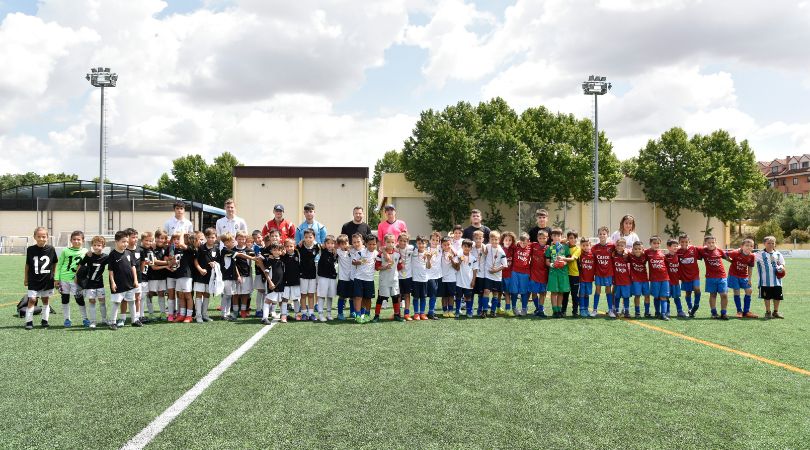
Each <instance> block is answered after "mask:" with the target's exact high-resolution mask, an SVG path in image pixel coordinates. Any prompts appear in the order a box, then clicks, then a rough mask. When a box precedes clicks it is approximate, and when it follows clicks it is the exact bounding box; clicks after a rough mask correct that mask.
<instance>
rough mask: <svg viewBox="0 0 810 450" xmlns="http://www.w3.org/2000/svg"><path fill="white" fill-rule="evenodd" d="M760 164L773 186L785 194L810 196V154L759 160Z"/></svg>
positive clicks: (761, 169)
mask: <svg viewBox="0 0 810 450" xmlns="http://www.w3.org/2000/svg"><path fill="white" fill-rule="evenodd" d="M758 165H759V170H760V171H762V174H763V175H765V177H766V178H768V182H769V183H770V185H771V187H772V188H774V189H776V190H778V191H779V192H782V193H784V194H790V195H798V196H800V197H806V196H810V154H804V155H797V156H788V157H786V158H784V159H774V160H772V161H759V163H758Z"/></svg>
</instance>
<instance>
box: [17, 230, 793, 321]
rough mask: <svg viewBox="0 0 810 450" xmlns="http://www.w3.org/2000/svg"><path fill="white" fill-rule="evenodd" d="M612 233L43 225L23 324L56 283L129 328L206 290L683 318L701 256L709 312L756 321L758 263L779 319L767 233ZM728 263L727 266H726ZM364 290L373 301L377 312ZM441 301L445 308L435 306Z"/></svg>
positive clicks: (466, 313) (776, 276)
mask: <svg viewBox="0 0 810 450" xmlns="http://www.w3.org/2000/svg"><path fill="white" fill-rule="evenodd" d="M608 233H609V230H608V229H607V228H606V227H602V228H600V229H599V232H598V242H597V243H595V244H593V245H592V244H591V241H590V240H589V239H588V238H585V237H583V238H581V239H580V238H579V236H578V234H577V233H576V232H575V231H568V232H567V233H566V236H565V239H563V232H562V230H560V229H553V230H551V232H550V233H548V231H546V230H543V229H541V230H540V231H539V232H538V237H537V242H530V240H529V235H528V234H526V233H521V234H520V236H519V237H518V236H516V235H515V234H514V233H512V232H508V231H507V232H504V233H499V232H497V231H492V232H491V233H490V234H489V242H488V243H484V233H483V232H482V231H480V230H479V231H475V232H474V233H473V239H472V240H469V239H462V228H461V226H458V225H457V226H456V227H454V229H453V231H452V233H450V235H443V234H442V233H439V232H433V233H432V234H431V235H430V237H427V236H421V235H420V236H416V239H415V245H412V244H410V236H409V235H408V234H407V233H402V234H400V235H399V236H395V235H393V234H387V235H386V236H385V237H384V242H382V243H380V245H379V248H378V242H377V238H376V237H375V236H373V235H362V234H355V235H353V236H346V235H340V236H337V237H336V238H335V237H334V236H331V235H330V236H327V237H326V239H325V240H324V242H323V244H319V243H317V242H316V237H315V235H314V232H313V231H312V230H311V229H306V230H304V231H303V239H302V240H301V241H300V242H298V243H296V242H295V240H293V239H285V240H282V239H281V238H280V234H279V232H278V230H271V231H269V232H268V233H267V234H266V235H265V236H262V235H261V233H260V232H258V231H255V232H254V233H253V234H252V235H248V234H247V233H245V232H242V231H239V232H237V233H236V234H235V235H232V234H230V233H225V234H223V235H221V236H218V235H217V233H216V231H215V230H214V229H212V228H209V229H206V230H205V231H204V232H199V231H198V232H196V233H186V234H183V233H179V232H178V233H175V234H173V235H171V236H169V235H167V233H166V232H164V231H162V230H158V231H156V232H154V233H152V232H145V233H142V234H140V236H139V234H138V232H137V231H136V230H134V229H131V228H130V229H127V230H123V231H119V232H117V233H116V234H115V242H114V243H113V245H111V249H110V251H109V253H108V254H105V253H104V252H103V250H104V248H105V246H106V245H107V242H105V239H104V238H103V237H101V236H95V237H93V238H92V239H91V242H90V250H89V251H86V250H85V249H84V234H83V233H82V232H81V231H76V232H74V233H72V234H71V237H70V247H68V248H65V249H64V250H63V251H62V253H61V255H60V256H59V257H57V255H56V251H55V249H54V248H53V247H52V246H50V245H48V243H47V242H48V232H47V230H46V229H45V228H43V227H39V228H37V229H36V230H35V231H34V239H35V241H36V244H35V245H32V246H30V247H29V248H28V249H27V251H26V260H25V281H24V283H25V285H26V286H27V290H28V292H27V297H28V304H27V307H26V308H25V328H26V329H31V328H33V313H34V307H35V306H36V304H37V301H38V299H41V300H42V303H43V308H42V326H43V327H47V326H48V319H49V312H50V309H49V307H48V301H49V298H50V297H51V296H52V294H53V289H54V288H56V289H58V290H59V293H60V295H61V300H62V311H63V315H64V326H65V327H70V326H72V322H71V314H70V297H71V296H73V297H74V299H75V301H76V304H77V305H78V306H79V309H80V311H81V314H82V324H83V325H84V326H85V327H88V328H95V327H96V323H97V321H98V320H97V319H98V316H97V313H96V307H97V306H99V307H100V317H101V320H100V321H101V322H102V323H103V324H106V325H108V326H109V327H110V328H111V329H117V328H118V327H121V326H123V325H124V324H125V322H126V316H127V312H128V311H129V312H130V314H131V321H130V322H131V325H132V326H136V327H139V326H142V324H143V323H144V322H148V321H149V320H152V319H155V317H154V314H155V311H154V308H153V300H154V298H155V297H157V300H158V301H157V303H158V314H159V315H158V316H157V319H158V320H166V321H169V322H184V323H188V322H192V321H195V320H196V322H199V323H203V322H208V321H211V320H212V319H211V318H210V317H209V301H210V298H211V297H212V296H216V295H221V297H222V301H221V307H220V308H219V309H221V311H222V318H223V320H228V321H235V320H238V319H240V318H242V319H244V318H247V317H248V316H249V314H250V311H251V299H252V297H253V295H254V293H255V315H256V317H258V318H261V322H262V323H264V324H270V323H271V322H272V321H273V320H275V319H278V320H279V321H280V322H287V320H288V315H290V314H294V318H295V320H299V321H300V320H311V321H329V320H332V318H333V317H332V311H333V308H332V302H333V299H334V298H335V297H337V299H338V301H337V319H338V320H344V319H345V318H346V316H345V315H344V310H345V306H346V304H348V305H349V317H350V318H353V319H354V320H356V321H357V322H359V323H364V322H368V321H371V322H378V321H379V320H380V314H381V310H382V307H383V305H384V304H385V303H386V302H387V301H389V300H390V302H391V305H392V307H393V310H394V316H393V318H394V320H400V321H419V320H435V319H438V318H439V317H444V318H457V319H458V318H462V317H467V318H472V317H474V316H475V315H477V316H478V317H481V318H486V317H496V316H497V315H506V316H525V315H528V305H529V300H530V299H531V301H532V303H533V305H534V312H533V314H534V315H535V316H538V317H548V316H547V315H546V309H545V308H546V297H550V301H551V314H550V317H552V318H560V317H564V316H565V311H566V309H567V303H568V300H569V298H570V299H571V301H572V315H573V316H575V317H596V316H597V315H598V313H599V310H598V307H599V301H600V298H601V296H602V295H603V291H604V295H605V298H606V300H607V306H608V308H607V315H608V317H610V318H616V317H625V318H631V317H636V318H639V317H642V313H641V300H642V297H643V303H644V317H648V318H652V317H657V318H659V319H661V320H670V300H673V301H674V303H675V307H676V310H677V316H678V317H682V318H690V317H695V314H696V312H697V311H698V309H699V307H700V298H701V289H700V271H699V268H698V260H701V259H702V260H703V261H704V263H705V286H706V292H707V293H708V294H709V304H710V308H711V316H712V318H716V319H721V320H726V319H728V314H727V304H728V290H729V289H731V290H732V291H733V295H734V302H735V306H736V310H737V317H739V318H756V317H757V316H756V315H755V314H753V313H752V312H751V310H750V306H751V294H752V286H751V276H752V268H753V267H754V266H755V265H756V266H757V269H758V274H759V287H760V297H762V298H763V299H764V300H765V306H766V317H767V318H782V315H781V314H780V313H779V304H780V301H781V300H782V288H781V278H782V277H783V276H784V274H785V269H784V258H783V257H782V255H781V254H780V253H779V252H778V251H776V250H775V249H774V245H775V239H773V238H772V237H767V238H765V241H764V246H765V250H764V251H763V252H760V253H759V254H758V256H755V254H754V253H753V246H754V243H753V241H752V240H750V239H746V240H744V241H743V244H742V247H741V248H739V249H737V250H733V251H724V250H721V249H719V248H717V247H716V242H715V239H714V238H713V237H711V236H706V237H705V238H704V245H703V246H693V245H691V244H690V241H689V237H688V236H686V235H681V236H680V237H679V240H673V239H671V240H668V241H667V242H666V252H664V250H663V249H662V248H661V244H662V240H661V239H660V238H658V237H657V236H653V237H652V238H650V242H649V244H650V246H649V248H644V246H643V244H642V243H641V242H634V243H633V245H632V246H630V248H627V246H626V241H625V240H624V239H623V238H620V239H618V240H617V241H616V242H613V243H611V242H609V241H608ZM549 234H550V236H549ZM139 237H140V243H139V242H138V241H139ZM724 259H725V260H728V261H730V262H731V265H730V270H729V274H728V275H727V274H726V271H725V267H724V264H723V260H724ZM251 266H252V267H251ZM105 270H106V271H107V279H108V283H107V285H108V287H109V289H110V293H111V296H110V300H111V302H112V305H111V313H110V314H108V311H107V303H106V298H105V297H106V295H105V288H104V284H105V283H104V271H105ZM375 277H376V278H377V286H376V288H375ZM681 292H683V293H684V297H685V303H686V308H684V305H683V304H682V302H681V295H680V294H681ZM718 295H719V296H720V310H719V312H718V309H717V305H716V302H717V296H718ZM476 296H477V300H478V307H477V310H476V313H475V314H474V313H473V309H474V297H476ZM591 296H592V297H593V300H592V305H591V304H590V302H591ZM631 297H633V299H634V302H633V306H634V311H633V313H632V314H631V310H630V298H631ZM372 299H376V301H375V302H374V308H373V315H372ZM438 299H441V308H442V313H441V316H440V315H438V314H437V313H436V304H437V301H438ZM771 301H773V302H774V308H773V311H771V305H770V302H771ZM86 302H88V303H89V305H87V303H86ZM651 305H652V309H651ZM88 306H89V308H88ZM290 306H292V312H291V311H290ZM316 313H317V315H316Z"/></svg>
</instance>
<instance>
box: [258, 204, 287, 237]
mask: <svg viewBox="0 0 810 450" xmlns="http://www.w3.org/2000/svg"><path fill="white" fill-rule="evenodd" d="M273 215H274V217H273V218H272V219H270V220H269V221H268V222H267V223H266V224H264V227H263V228H262V237H264V236H267V233H269V232H270V230H278V233H279V237H280V238H281V242H284V241H285V240H286V239H294V238H295V225H293V224H291V223H290V222H288V221H287V219H285V218H284V206H283V205H276V206H274V207H273Z"/></svg>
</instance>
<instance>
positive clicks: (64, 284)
mask: <svg viewBox="0 0 810 450" xmlns="http://www.w3.org/2000/svg"><path fill="white" fill-rule="evenodd" d="M77 292H78V286H76V283H74V282H72V281H60V282H59V293H60V294H70V295H72V296H74V297H75V296H76V293H77Z"/></svg>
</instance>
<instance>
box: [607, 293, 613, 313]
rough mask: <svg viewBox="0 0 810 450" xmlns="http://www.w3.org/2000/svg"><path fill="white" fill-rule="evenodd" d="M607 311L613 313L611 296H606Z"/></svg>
mask: <svg viewBox="0 0 810 450" xmlns="http://www.w3.org/2000/svg"><path fill="white" fill-rule="evenodd" d="M607 302H608V311H613V296H612V295H610V294H607Z"/></svg>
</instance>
